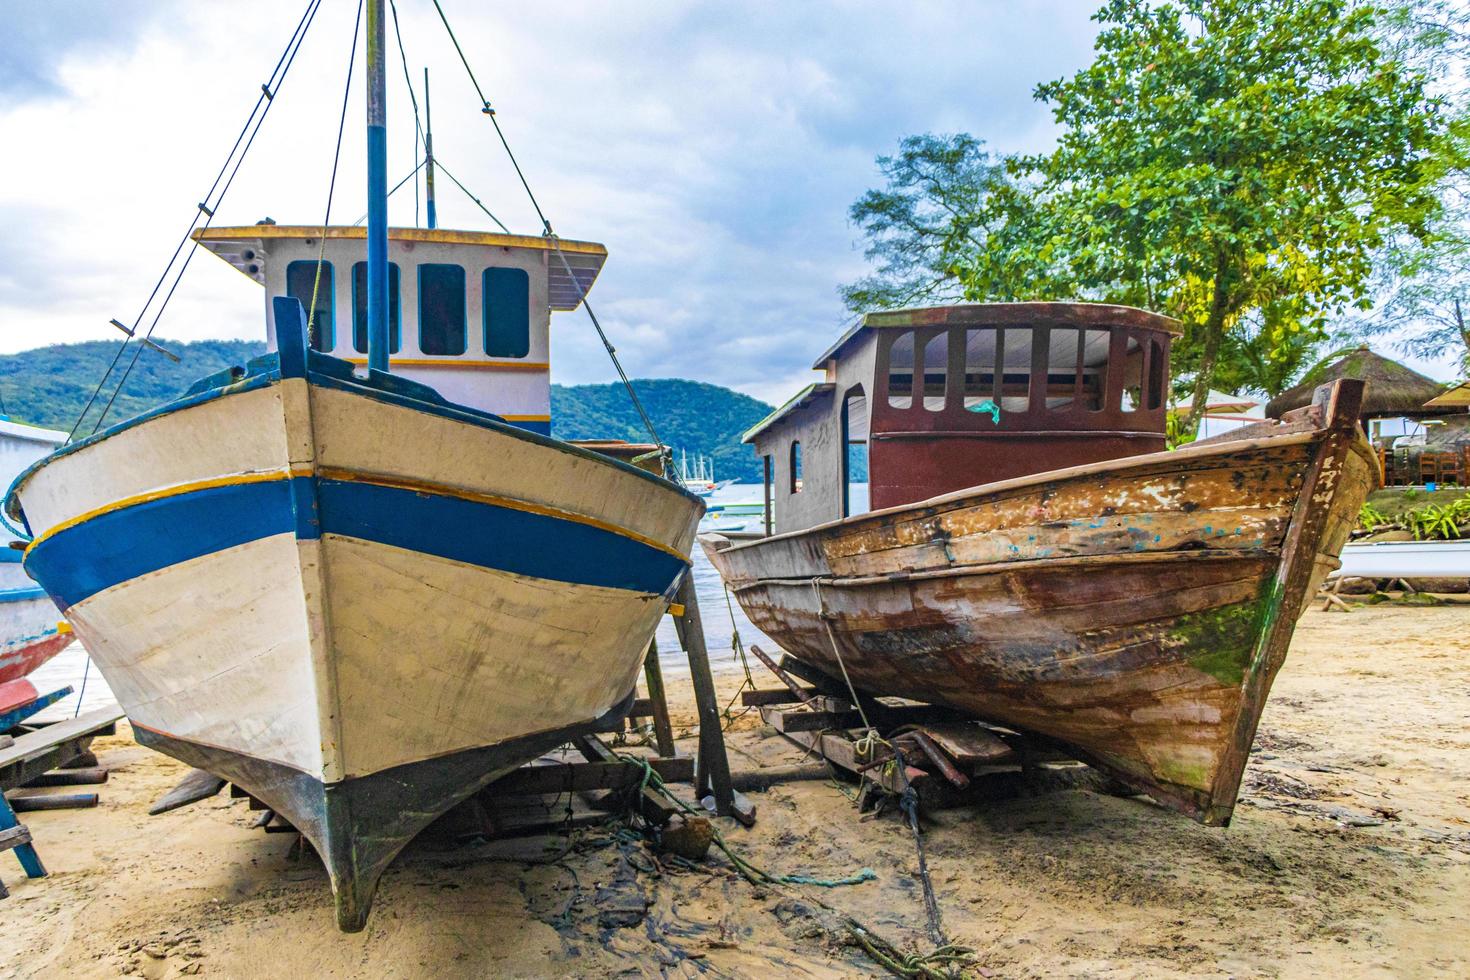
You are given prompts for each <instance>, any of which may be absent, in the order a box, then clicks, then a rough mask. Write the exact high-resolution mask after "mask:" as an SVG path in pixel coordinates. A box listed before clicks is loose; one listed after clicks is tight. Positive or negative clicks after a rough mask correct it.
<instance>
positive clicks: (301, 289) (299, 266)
mask: <svg viewBox="0 0 1470 980" xmlns="http://www.w3.org/2000/svg"><path fill="white" fill-rule="evenodd" d="M318 264H320V266H321V280H320V281H318V280H317V266H318ZM332 285H333V281H332V263H330V262H322V263H317V262H315V261H300V262H292V263H291V264H290V265H288V266H286V295H287V296H294V297H296V298H297V299H298V300H300V301H301V308H302V309H303V310H305V311H306V320H307V322H308V323H309V324H311V347H312V350H319V351H329V350H331V349H332V348H333V346H335V342H336V337H335V334H334V332H333V326H334V325H333V323H332V312H333V309H334V308H335V306H336V304H335V302H334V300H335V298H336V293H335V290H333V288H332ZM313 290H315V292H316V311H315V313H313V312H312V308H311V296H312V292H313Z"/></svg>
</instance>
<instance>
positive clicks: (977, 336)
mask: <svg viewBox="0 0 1470 980" xmlns="http://www.w3.org/2000/svg"><path fill="white" fill-rule="evenodd" d="M1177 327H1178V323H1177V321H1175V320H1172V319H1170V318H1168V317H1165V316H1160V315H1159V314H1156V313H1149V312H1146V311H1144V310H1138V309H1134V308H1132V307H1126V306H1107V305H1101V304H1091V303H992V304H977V305H966V306H946V307H934V308H928V309H915V310H893V311H885V312H881V313H870V314H868V315H867V316H865V317H863V319H862V321H861V322H860V323H858V324H857V325H856V326H855V327H853V328H852V329H851V330H849V331H848V332H847V333H846V334H844V335H843V337H842V338H841V339H840V340H838V341H837V343H836V344H834V345H833V346H832V347H831V348H830V349H829V350H828V351H827V352H826V353H824V354H823V355H822V356H821V357H819V358H818V359H817V361H816V363H815V364H813V365H812V367H813V369H814V370H818V371H823V372H824V373H825V379H824V380H823V381H821V382H819V383H817V384H813V385H810V386H808V387H807V388H806V389H804V390H803V391H802V392H800V393H799V394H798V395H797V396H796V397H795V398H793V399H791V400H790V401H789V402H787V403H786V404H785V405H783V406H782V407H781V408H779V409H777V410H776V411H775V412H774V413H772V414H771V415H770V416H768V417H767V418H765V419H764V420H762V421H761V422H760V423H759V424H758V425H756V426H755V427H754V428H753V429H751V430H750V431H749V432H747V433H746V434H745V438H744V441H745V442H748V443H752V444H753V445H754V446H755V449H756V452H758V453H759V454H760V455H761V457H762V459H763V462H764V470H765V485H766V489H765V502H766V533H768V534H771V533H776V534H780V533H784V532H787V531H798V530H802V529H805V528H809V527H813V526H815V525H817V524H822V523H825V522H827V521H833V520H838V519H840V518H843V517H847V516H850V515H851V514H852V513H855V512H861V508H859V509H858V510H856V511H855V510H854V509H853V505H854V501H853V500H852V497H853V495H852V494H851V493H849V487H850V484H851V477H852V475H853V473H854V472H855V471H858V470H860V467H861V462H860V460H861V459H862V456H863V454H862V447H866V450H867V453H866V458H867V465H868V483H869V496H870V501H871V509H873V510H878V509H881V508H885V507H894V506H898V505H901V504H908V503H913V502H916V501H920V500H926V499H928V498H930V497H935V496H939V495H941V494H945V493H950V492H952V491H956V490H964V489H967V488H969V487H974V486H979V485H981V484H985V483H993V482H995V481H997V480H1005V479H1010V478H1012V477H1018V476H1026V475H1029V474H1032V473H1040V472H1044V471H1047V470H1054V469H1060V468H1062V467H1067V466H1075V465H1080V464H1083V463H1092V462H1098V461H1100V460H1105V459H1116V458H1118V457H1122V456H1133V455H1137V454H1139V453H1148V452H1156V451H1159V450H1162V449H1163V448H1164V444H1165V443H1164V438H1165V424H1166V423H1165V417H1166V414H1167V404H1168V385H1169V345H1170V342H1171V341H1172V340H1173V338H1174V337H1175V336H1177V335H1178V330H1177Z"/></svg>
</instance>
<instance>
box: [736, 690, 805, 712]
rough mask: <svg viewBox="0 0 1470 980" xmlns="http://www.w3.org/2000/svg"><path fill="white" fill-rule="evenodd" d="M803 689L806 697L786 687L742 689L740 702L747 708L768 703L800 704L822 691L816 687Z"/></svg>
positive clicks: (758, 706)
mask: <svg viewBox="0 0 1470 980" xmlns="http://www.w3.org/2000/svg"><path fill="white" fill-rule="evenodd" d="M801 691H802V694H804V695H805V697H799V696H797V695H796V694H793V693H792V692H791V691H789V690H787V689H786V688H784V687H783V688H779V689H776V688H772V689H769V690H765V689H763V690H759V691H742V692H741V693H740V703H741V704H742V705H744V706H745V707H747V708H760V707H763V706H765V705H768V704H799V703H801V702H803V701H808V700H810V699H811V698H814V697H816V696H817V694H818V693H820V692H819V691H817V689H816V688H814V687H804V688H802V689H801Z"/></svg>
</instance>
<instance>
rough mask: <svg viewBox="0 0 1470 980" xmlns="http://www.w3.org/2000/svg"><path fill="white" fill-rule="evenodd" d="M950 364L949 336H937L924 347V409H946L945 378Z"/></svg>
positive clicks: (945, 334)
mask: <svg viewBox="0 0 1470 980" xmlns="http://www.w3.org/2000/svg"><path fill="white" fill-rule="evenodd" d="M948 364H949V334H948V332H946V333H941V334H936V335H935V336H933V337H930V338H929V342H928V343H926V344H925V345H924V408H925V409H927V410H928V411H931V412H938V411H942V410H943V409H944V376H945V373H946V371H947V368H948Z"/></svg>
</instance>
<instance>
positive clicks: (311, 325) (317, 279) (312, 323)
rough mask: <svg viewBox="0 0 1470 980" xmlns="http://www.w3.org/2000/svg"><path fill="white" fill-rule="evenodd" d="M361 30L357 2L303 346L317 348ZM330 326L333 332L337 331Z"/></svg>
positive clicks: (359, 5)
mask: <svg viewBox="0 0 1470 980" xmlns="http://www.w3.org/2000/svg"><path fill="white" fill-rule="evenodd" d="M361 27H362V0H357V17H356V18H355V19H354V20H353V22H352V49H351V52H350V53H349V54H348V56H347V84H346V85H344V86H343V87H342V115H341V117H340V118H339V119H338V120H337V149H336V150H335V151H334V152H333V154H332V179H331V181H330V182H329V183H328V184H327V213H326V214H324V215H322V235H321V240H320V242H319V243H318V248H317V253H316V274H315V275H314V276H313V277H312V280H311V312H310V313H309V314H308V315H307V317H306V343H307V346H308V347H315V346H316V343H315V341H316V339H317V338H316V297H317V290H318V289H320V288H321V284H322V265H323V264H324V263H325V262H326V259H327V227H328V226H329V225H330V224H331V223H332V195H333V194H334V193H335V192H336V190H337V164H338V163H340V162H341V160H342V133H343V131H344V130H345V129H346V128H347V100H348V97H349V96H351V95H352V68H353V66H354V65H356V64H357V32H358V30H359V28H361ZM336 326H337V325H336V324H335V323H334V324H332V329H333V330H335V329H336Z"/></svg>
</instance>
